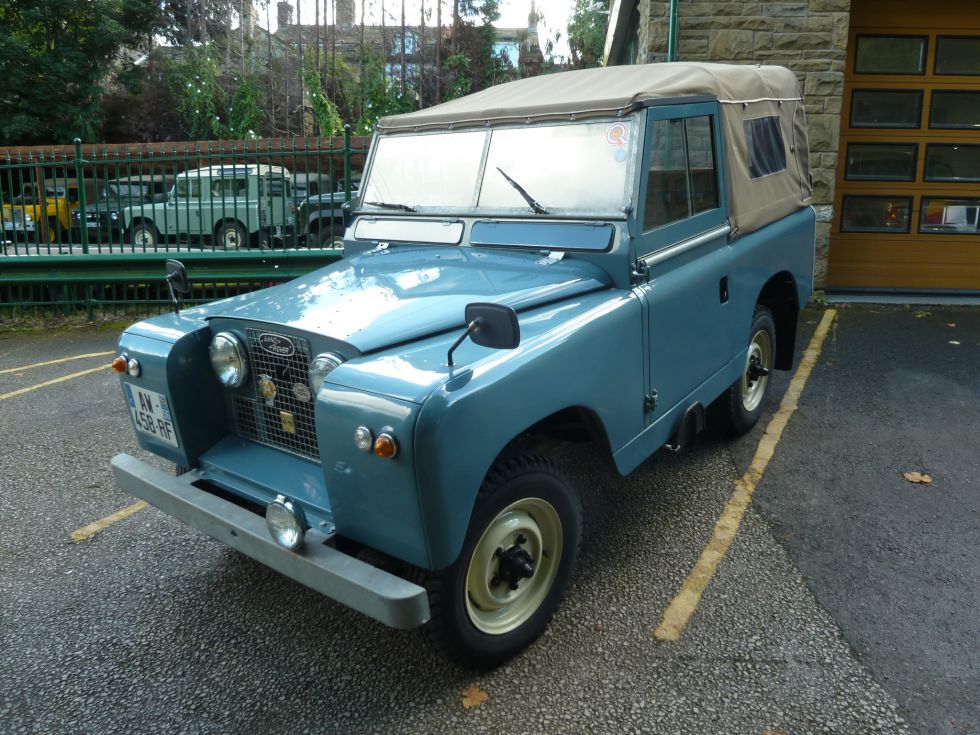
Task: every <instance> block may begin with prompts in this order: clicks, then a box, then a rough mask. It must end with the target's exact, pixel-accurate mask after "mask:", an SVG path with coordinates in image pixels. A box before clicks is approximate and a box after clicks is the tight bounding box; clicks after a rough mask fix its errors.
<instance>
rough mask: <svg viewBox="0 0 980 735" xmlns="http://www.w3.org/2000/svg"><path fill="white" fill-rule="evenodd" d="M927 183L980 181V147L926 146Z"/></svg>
mask: <svg viewBox="0 0 980 735" xmlns="http://www.w3.org/2000/svg"><path fill="white" fill-rule="evenodd" d="M925 180H926V181H980V145H945V144H932V143H930V144H929V145H928V146H926V172H925Z"/></svg>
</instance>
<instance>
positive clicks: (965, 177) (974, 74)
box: [827, 0, 980, 291]
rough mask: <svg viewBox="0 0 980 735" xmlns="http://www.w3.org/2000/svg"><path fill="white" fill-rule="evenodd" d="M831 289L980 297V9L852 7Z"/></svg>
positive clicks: (970, 3)
mask: <svg viewBox="0 0 980 735" xmlns="http://www.w3.org/2000/svg"><path fill="white" fill-rule="evenodd" d="M834 212H835V220H834V223H833V227H832V230H831V238H830V258H829V262H828V271H827V285H828V287H831V288H894V289H904V290H917V289H922V290H932V289H956V290H969V291H975V290H980V8H978V3H977V2H976V1H975V0H931V1H930V2H922V3H920V2H916V3H911V2H910V3H897V2H893V1H891V2H882V1H880V0H854V2H853V5H852V10H851V30H850V38H849V41H848V52H847V71H846V74H845V81H844V99H843V103H842V110H841V137H840V154H839V157H838V164H837V186H836V194H835V201H834Z"/></svg>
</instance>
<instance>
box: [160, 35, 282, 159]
mask: <svg viewBox="0 0 980 735" xmlns="http://www.w3.org/2000/svg"><path fill="white" fill-rule="evenodd" d="M219 53H220V51H219V49H218V48H217V47H216V46H208V47H200V48H187V49H184V51H183V55H182V58H181V59H180V60H179V61H174V62H171V63H170V64H169V65H168V67H167V70H166V77H167V80H168V83H169V86H170V92H171V95H172V96H173V99H174V102H175V104H176V107H177V114H178V116H179V117H180V121H181V123H182V125H183V127H184V131H185V133H186V134H187V136H188V137H189V138H190V139H192V140H205V139H208V138H212V137H214V138H223V139H241V138H254V137H256V136H257V135H258V134H259V133H260V132H262V131H263V129H264V126H265V113H264V111H263V109H262V101H263V100H262V97H263V94H262V90H263V88H264V87H265V84H264V82H263V80H261V79H260V78H259V77H258V75H257V74H253V73H245V74H227V70H226V76H224V77H223V76H222V70H221V66H220V65H219V63H218V58H217V57H218V55H219Z"/></svg>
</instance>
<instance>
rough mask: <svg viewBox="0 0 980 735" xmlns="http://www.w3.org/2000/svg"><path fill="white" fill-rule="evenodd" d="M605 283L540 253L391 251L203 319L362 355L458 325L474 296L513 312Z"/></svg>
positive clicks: (590, 270) (594, 270) (592, 271)
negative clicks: (310, 337) (336, 343)
mask: <svg viewBox="0 0 980 735" xmlns="http://www.w3.org/2000/svg"><path fill="white" fill-rule="evenodd" d="M610 285H611V280H610V278H609V276H608V275H607V274H606V273H605V272H604V271H603V270H601V269H600V268H598V267H596V266H594V265H591V264H589V263H583V262H581V261H575V260H562V261H558V262H555V261H550V260H548V259H546V258H544V257H543V256H542V255H541V254H540V253H539V252H518V251H509V252H503V253H502V252H500V251H480V250H473V249H470V248H441V247H440V248H435V247H396V248H391V249H388V250H374V251H370V252H366V253H362V254H361V255H357V256H354V257H352V258H344V259H342V260H339V261H337V262H336V263H334V264H332V265H330V266H327V267H326V268H323V269H320V270H317V271H314V272H313V273H309V274H307V275H305V276H301V277H300V278H297V279H296V280H293V281H290V282H288V283H285V284H282V285H280V286H276V287H274V288H270V289H266V290H264V291H261V292H257V293H254V294H247V295H245V296H240V297H237V298H234V299H228V300H226V301H221V302H218V303H216V304H214V305H213V307H211V308H209V309H208V312H209V313H208V315H209V316H211V317H227V318H231V319H249V320H255V321H262V322H270V323H273V324H280V325H282V326H286V327H292V328H295V329H299V330H303V331H307V332H315V333H319V334H322V335H324V336H327V337H331V338H333V339H337V340H341V341H343V342H346V343H348V344H350V345H352V346H353V347H354V348H355V349H357V350H359V351H360V352H370V351H372V350H377V349H380V348H383V347H386V346H388V345H392V344H396V343H399V342H407V341H409V340H414V339H418V338H420V337H424V336H427V335H430V334H435V333H438V332H444V331H447V330H449V329H461V328H462V327H463V322H464V320H463V311H464V309H465V307H466V305H467V304H469V303H472V302H493V303H498V304H504V305H506V306H510V307H513V308H514V309H515V310H517V311H520V310H522V309H528V308H531V307H534V306H539V305H541V304H546V303H549V302H552V301H557V300H559V299H564V298H569V297H571V296H575V295H578V294H583V293H587V292H589V291H595V290H598V289H602V288H608V287H609V286H610Z"/></svg>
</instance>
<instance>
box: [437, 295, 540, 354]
mask: <svg viewBox="0 0 980 735" xmlns="http://www.w3.org/2000/svg"><path fill="white" fill-rule="evenodd" d="M465 314H466V331H465V332H463V334H462V335H461V336H460V338H459V339H457V340H456V341H455V342H454V343H453V346H452V347H450V348H449V354H448V355H447V356H446V362H447V363H448V365H449V367H453V352H455V351H456V348H457V347H459V346H460V345H461V344H462V343H463V340H464V339H466V338H467V337H472V339H473V343H474V344H478V345H480V346H481V347H490V348H492V349H497V350H512V349H514V348H515V347H517V346H518V345H519V344H520V343H521V325H520V323H519V322H518V321H517V312H516V311H514V310H513V309H512V308H511V307H509V306H504V305H503V304H485V303H476V304H467V305H466V312H465Z"/></svg>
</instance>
